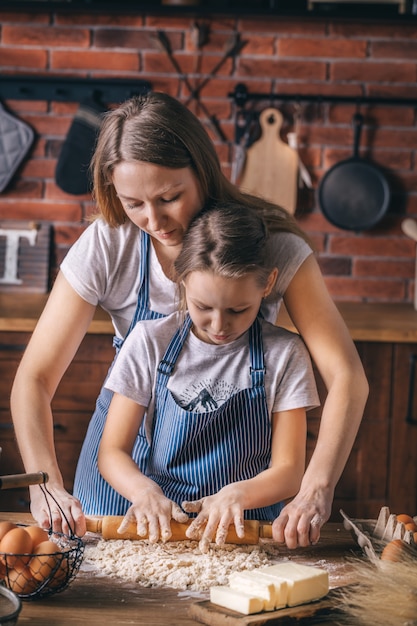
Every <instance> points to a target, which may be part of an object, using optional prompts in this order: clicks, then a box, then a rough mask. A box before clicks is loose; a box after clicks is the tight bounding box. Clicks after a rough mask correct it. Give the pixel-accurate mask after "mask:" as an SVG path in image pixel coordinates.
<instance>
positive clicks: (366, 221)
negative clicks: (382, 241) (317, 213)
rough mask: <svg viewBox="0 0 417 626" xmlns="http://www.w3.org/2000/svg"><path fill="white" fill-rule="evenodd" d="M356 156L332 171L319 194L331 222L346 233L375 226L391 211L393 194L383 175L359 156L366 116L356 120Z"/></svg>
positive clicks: (358, 115) (325, 176)
mask: <svg viewBox="0 0 417 626" xmlns="http://www.w3.org/2000/svg"><path fill="white" fill-rule="evenodd" d="M352 123H353V131H354V141H353V156H351V157H350V158H348V159H345V160H343V161H340V162H339V163H336V164H335V165H333V167H331V168H330V169H329V170H328V171H327V172H326V173H325V175H324V176H323V178H322V179H321V181H320V183H319V187H318V190H317V195H318V202H319V205H320V208H321V210H322V211H323V214H324V216H325V217H326V218H327V219H328V221H329V222H331V223H332V224H334V225H335V226H338V227H339V228H342V229H345V230H354V231H357V232H359V231H362V230H367V229H370V228H372V227H373V226H375V225H376V224H377V223H378V222H379V221H380V220H381V219H382V218H383V217H384V215H385V213H386V212H387V210H388V207H389V203H390V198H391V193H390V188H389V185H388V181H387V179H386V178H385V176H384V174H383V173H382V171H381V170H380V169H379V168H378V167H377V166H376V165H374V164H373V163H371V162H369V161H367V160H365V159H363V158H361V157H360V156H359V144H360V136H361V130H362V124H363V116H362V115H361V114H360V113H355V115H354V116H353V120H352Z"/></svg>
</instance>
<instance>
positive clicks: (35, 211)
mask: <svg viewBox="0 0 417 626" xmlns="http://www.w3.org/2000/svg"><path fill="white" fill-rule="evenodd" d="M81 216H82V211H81V207H80V205H79V203H78V202H56V201H55V200H54V201H52V202H49V201H47V200H45V199H43V200H39V201H28V200H24V201H19V202H7V203H6V202H2V203H1V205H0V218H1V219H7V220H33V219H38V220H46V221H50V222H55V221H66V222H79V221H80V219H81Z"/></svg>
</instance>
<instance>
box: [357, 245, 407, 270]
mask: <svg viewBox="0 0 417 626" xmlns="http://www.w3.org/2000/svg"><path fill="white" fill-rule="evenodd" d="M414 248H415V245H414ZM414 252H415V250H414ZM414 268H415V262H414V259H413V260H412V261H403V260H398V259H395V260H393V261H391V260H384V261H381V260H376V259H362V258H361V259H355V260H354V262H353V272H352V274H353V276H365V277H366V276H368V277H369V276H373V277H381V278H414Z"/></svg>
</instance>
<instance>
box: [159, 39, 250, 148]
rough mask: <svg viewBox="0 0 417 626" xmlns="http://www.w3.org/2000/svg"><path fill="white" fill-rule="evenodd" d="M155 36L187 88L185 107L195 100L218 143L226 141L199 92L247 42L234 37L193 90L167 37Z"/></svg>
mask: <svg viewBox="0 0 417 626" xmlns="http://www.w3.org/2000/svg"><path fill="white" fill-rule="evenodd" d="M157 36H158V41H159V43H160V45H161V46H162V48H163V49H164V51H165V52H166V54H167V56H168V58H169V60H170V61H171V64H172V66H173V67H174V69H175V71H176V72H177V74H178V76H179V78H180V80H182V81H183V82H184V84H185V86H186V87H187V89H188V91H189V92H190V95H189V97H188V98H187V100H186V101H185V106H188V104H190V102H191V101H192V100H195V102H196V103H197V105H198V106H199V107H200V108H201V110H202V111H203V113H204V115H205V116H206V117H207V119H208V120H209V121H210V123H211V125H212V127H213V130H214V131H215V133H216V135H217V137H218V138H219V139H220V141H227V137H226V136H225V134H224V132H223V130H222V129H221V127H220V124H219V122H218V120H217V118H216V116H215V115H212V114H211V113H210V111H208V109H207V107H206V106H205V104H204V103H203V102H202V101H201V99H200V92H201V90H202V89H203V87H205V86H206V85H207V84H208V82H209V81H210V80H211V79H212V78H213V77H214V76H215V75H216V73H217V72H218V71H219V69H220V68H221V67H222V65H223V64H224V63H225V62H226V60H227V59H228V58H229V57H233V56H236V55H237V54H238V53H239V52H240V50H241V49H242V48H243V46H245V45H246V43H247V42H246V41H244V42H242V41H240V38H239V35H236V36H234V38H233V43H232V45H231V46H230V47H229V48H228V49H227V50H226V52H225V54H224V56H223V57H222V58H221V59H220V61H219V62H218V63H217V65H215V67H214V68H213V69H212V71H211V72H210V73H209V75H208V76H207V77H206V78H205V79H204V80H203V81H202V82H200V84H199V85H198V86H197V87H196V88H194V87H193V86H192V85H191V83H190V80H189V78H188V76H187V74H185V73H184V72H183V71H182V69H181V66H180V64H179V63H178V61H177V59H176V58H175V56H174V54H173V52H172V48H171V43H170V41H169V38H168V37H167V35H166V34H165V33H164V31H162V30H159V31H158V32H157Z"/></svg>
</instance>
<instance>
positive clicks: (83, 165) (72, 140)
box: [55, 98, 106, 196]
mask: <svg viewBox="0 0 417 626" xmlns="http://www.w3.org/2000/svg"><path fill="white" fill-rule="evenodd" d="M105 111H106V108H105V107H104V106H103V105H101V104H100V103H99V102H98V101H97V100H94V99H93V98H89V99H86V100H84V101H83V102H81V104H80V106H79V108H78V111H77V113H76V114H75V117H74V120H73V122H72V124H71V126H70V129H69V131H68V135H67V137H66V139H65V141H64V144H63V146H62V149H61V152H60V154H59V157H58V162H57V165H56V169H55V181H56V184H57V185H58V187H60V188H61V189H62V191H65V192H66V193H71V194H73V195H76V196H77V195H82V194H86V193H88V192H90V191H91V186H92V185H91V183H92V181H91V176H90V172H89V166H90V161H91V157H92V156H93V152H94V148H95V145H96V139H97V135H98V131H99V128H100V125H101V121H102V117H103V113H104V112H105Z"/></svg>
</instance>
